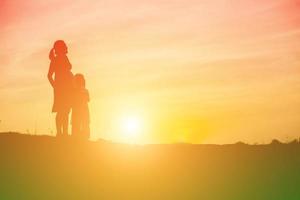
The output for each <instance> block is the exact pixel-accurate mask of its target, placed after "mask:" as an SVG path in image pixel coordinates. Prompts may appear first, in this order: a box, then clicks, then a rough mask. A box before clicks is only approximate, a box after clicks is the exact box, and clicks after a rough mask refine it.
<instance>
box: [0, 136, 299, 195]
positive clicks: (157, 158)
mask: <svg viewBox="0 0 300 200" xmlns="http://www.w3.org/2000/svg"><path fill="white" fill-rule="evenodd" d="M0 199H1V200H2V199H120V200H123V199H153V200H156V199H183V200H188V199H204V200H210V199H212V200H218V199H230V200H233V199H239V200H247V199H249V200H259V199H263V200H276V199H282V200H291V199H297V200H298V199H300V144H299V143H298V142H293V143H290V144H281V143H276V142H274V143H272V144H270V145H245V144H241V143H239V144H234V145H190V144H171V145H145V146H137V145H124V144H114V143H110V142H105V141H99V142H87V141H86V142H78V141H74V140H73V139H72V138H66V139H62V138H55V137H50V136H29V135H21V134H17V133H1V134H0Z"/></svg>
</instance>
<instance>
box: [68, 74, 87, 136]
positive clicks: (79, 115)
mask: <svg viewBox="0 0 300 200" xmlns="http://www.w3.org/2000/svg"><path fill="white" fill-rule="evenodd" d="M89 100H90V97H89V92H88V90H87V89H86V88H85V79H84V76H83V75H82V74H76V75H75V76H74V91H73V100H72V102H73V103H72V135H73V136H75V137H78V138H81V139H88V138H89V136H90V127H89V123H90V114H89V108H88V102H89Z"/></svg>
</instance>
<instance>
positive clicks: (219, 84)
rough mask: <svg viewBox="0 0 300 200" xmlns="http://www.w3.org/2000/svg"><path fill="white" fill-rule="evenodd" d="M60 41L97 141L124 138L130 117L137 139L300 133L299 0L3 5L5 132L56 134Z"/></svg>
mask: <svg viewBox="0 0 300 200" xmlns="http://www.w3.org/2000/svg"><path fill="white" fill-rule="evenodd" d="M87 2H88V3H87ZM57 39H63V40H65V41H66V43H67V45H68V47H69V54H68V56H69V59H70V60H71V63H72V65H73V72H74V73H78V72H82V73H83V74H84V75H85V76H86V79H87V88H88V89H89V90H90V95H91V99H92V101H91V103H90V110H91V118H92V122H91V128H92V138H94V139H96V138H99V137H100V138H104V139H108V140H113V141H125V140H126V138H124V137H125V136H124V135H122V130H120V118H122V117H123V116H138V117H139V118H140V119H141V121H142V128H141V133H140V135H139V136H138V138H136V142H141V143H165V142H167V143H169V142H191V143H232V142H236V141H244V142H248V143H266V142H269V141H270V140H271V139H273V138H277V139H280V140H283V141H288V140H291V139H293V138H299V137H300V1H299V0H286V1H283V0H259V1H258V0H215V1H211V0H203V1H199V0H172V1H164V0H152V1H145V0H127V1H116V0H102V1H96V0H95V1H85V0H79V1H74V0H72V1H71V0H65V1H63V0H53V1H34V0H27V1H23V0H19V1H16V0H1V1H0V44H1V46H0V74H1V78H0V99H1V103H0V120H1V122H0V131H21V132H30V133H37V134H54V133H55V128H54V127H55V126H54V114H52V113H51V106H52V99H53V94H52V89H51V86H50V84H49V83H48V80H47V77H46V75H47V71H48V67H49V60H48V52H49V50H50V48H51V47H52V45H53V42H54V41H55V40H57Z"/></svg>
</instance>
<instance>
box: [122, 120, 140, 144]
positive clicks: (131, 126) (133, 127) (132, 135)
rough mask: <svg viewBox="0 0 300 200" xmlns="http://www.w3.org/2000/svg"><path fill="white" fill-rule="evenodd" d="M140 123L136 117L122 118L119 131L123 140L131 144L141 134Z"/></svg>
mask: <svg viewBox="0 0 300 200" xmlns="http://www.w3.org/2000/svg"><path fill="white" fill-rule="evenodd" d="M141 126H142V122H141V119H140V118H139V117H137V116H131V115H128V116H124V117H123V118H122V121H121V129H122V135H123V138H124V139H125V140H127V141H130V142H133V141H135V140H136V139H137V138H138V137H139V134H141V128H142V127H141Z"/></svg>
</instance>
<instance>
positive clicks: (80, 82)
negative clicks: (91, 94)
mask: <svg viewBox="0 0 300 200" xmlns="http://www.w3.org/2000/svg"><path fill="white" fill-rule="evenodd" d="M74 84H75V87H76V88H85V79H84V76H83V75H82V74H75V76H74Z"/></svg>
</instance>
